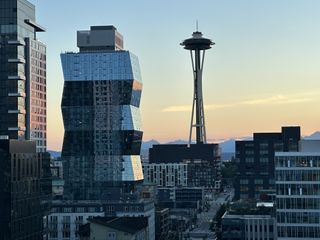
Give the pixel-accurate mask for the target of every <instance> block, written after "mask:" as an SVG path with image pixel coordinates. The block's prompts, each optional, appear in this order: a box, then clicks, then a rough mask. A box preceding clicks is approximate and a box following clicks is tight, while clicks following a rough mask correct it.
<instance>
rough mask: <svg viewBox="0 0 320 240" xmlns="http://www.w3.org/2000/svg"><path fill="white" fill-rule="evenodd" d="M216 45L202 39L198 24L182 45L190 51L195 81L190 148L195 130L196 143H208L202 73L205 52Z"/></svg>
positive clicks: (206, 39)
mask: <svg viewBox="0 0 320 240" xmlns="http://www.w3.org/2000/svg"><path fill="white" fill-rule="evenodd" d="M214 44H215V43H214V42H212V41H211V40H210V39H208V38H204V37H202V33H201V32H199V31H198V22H197V29H196V31H195V32H193V34H192V37H191V38H188V39H186V40H184V41H183V42H182V43H181V44H180V45H182V46H183V47H184V49H186V50H189V51H190V55H191V62H192V69H193V79H194V92H193V103H192V113H191V124H190V134H189V146H190V144H191V138H192V130H193V128H195V129H196V143H197V144H203V143H207V137H206V126H205V118H204V107H203V105H204V104H203V94H202V72H203V63H204V56H205V51H206V50H208V49H210V48H211V46H212V45H214ZM194 118H195V119H194ZM194 120H195V122H194Z"/></svg>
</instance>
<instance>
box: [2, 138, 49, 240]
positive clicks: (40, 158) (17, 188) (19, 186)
mask: <svg viewBox="0 0 320 240" xmlns="http://www.w3.org/2000/svg"><path fill="white" fill-rule="evenodd" d="M50 198H51V174H50V156H49V154H48V153H37V148H36V142H35V141H19V140H0V206H1V208H0V239H1V240H7V239H10V240H20V239H21V240H25V239H26V240H27V239H47V215H48V214H49V211H50V201H51V199H50Z"/></svg>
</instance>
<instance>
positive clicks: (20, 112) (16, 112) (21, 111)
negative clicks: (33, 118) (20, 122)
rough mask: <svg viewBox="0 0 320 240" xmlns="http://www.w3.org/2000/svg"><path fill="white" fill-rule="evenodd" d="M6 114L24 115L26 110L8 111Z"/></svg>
mask: <svg viewBox="0 0 320 240" xmlns="http://www.w3.org/2000/svg"><path fill="white" fill-rule="evenodd" d="M8 113H14V114H26V110H24V109H17V110H8Z"/></svg>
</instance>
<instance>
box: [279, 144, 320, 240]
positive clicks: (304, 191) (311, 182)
mask: <svg viewBox="0 0 320 240" xmlns="http://www.w3.org/2000/svg"><path fill="white" fill-rule="evenodd" d="M275 178H276V206H277V209H276V213H277V228H278V239H319V238H320V210H319V209H320V141H309V140H305V141H301V142H300V151H299V152H290V153H288V152H278V153H276V155H275Z"/></svg>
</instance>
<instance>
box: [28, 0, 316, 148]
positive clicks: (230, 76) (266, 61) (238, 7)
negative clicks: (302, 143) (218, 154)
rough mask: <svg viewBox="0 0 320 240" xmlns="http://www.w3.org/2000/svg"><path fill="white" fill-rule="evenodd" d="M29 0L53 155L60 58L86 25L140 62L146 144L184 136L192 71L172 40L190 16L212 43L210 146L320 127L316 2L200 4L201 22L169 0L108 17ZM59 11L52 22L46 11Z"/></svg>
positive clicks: (58, 133)
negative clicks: (111, 34)
mask: <svg viewBox="0 0 320 240" xmlns="http://www.w3.org/2000/svg"><path fill="white" fill-rule="evenodd" d="M30 2H32V3H33V4H35V5H36V12H37V22H38V23H39V24H41V25H42V26H44V27H46V29H47V32H46V33H42V34H40V35H39V36H38V38H39V40H41V41H43V42H45V43H46V44H47V55H48V59H47V65H48V66H47V68H48V74H47V79H48V80H47V81H48V83H47V84H48V149H50V150H61V145H62V138H63V125H62V119H61V110H60V103H61V97H62V88H63V75H62V67H61V63H60V56H59V55H60V53H61V52H65V51H77V49H76V44H75V38H76V31H77V30H84V29H87V28H88V27H89V26H91V25H109V24H112V25H114V26H115V27H117V29H118V31H119V32H120V33H122V35H123V36H124V43H125V49H126V50H127V49H128V50H130V51H132V52H133V53H134V54H136V55H137V56H138V57H139V60H140V67H141V71H142V80H143V84H144V90H143V93H142V99H141V100H142V104H141V112H142V122H143V131H144V140H150V139H157V140H159V141H162V142H163V141H169V140H173V139H187V138H188V133H189V124H190V116H191V107H192V92H193V90H192V88H193V81H192V70H191V62H190V56H189V53H188V52H186V51H185V50H184V49H183V48H182V47H181V46H180V45H179V43H180V42H181V41H182V40H183V39H185V38H189V37H190V36H191V34H192V32H193V31H194V30H195V22H196V20H197V19H198V21H199V30H200V31H201V32H202V33H203V34H204V37H207V38H210V39H212V40H213V41H214V42H215V43H216V45H215V46H213V48H212V49H211V50H210V51H209V52H208V53H207V54H206V60H205V63H204V76H203V91H204V103H205V117H206V126H207V135H208V137H207V138H208V140H217V139H227V138H232V137H233V138H240V137H245V136H251V135H252V133H253V132H262V131H264V132H265V131H278V130H279V129H280V128H281V126H285V125H300V126H301V127H302V133H303V134H304V135H308V134H310V133H312V132H314V131H317V130H319V128H318V126H317V120H318V119H319V117H320V114H319V113H317V112H316V110H315V109H316V107H317V103H318V102H320V83H319V81H317V80H318V79H319V77H320V72H319V71H318V69H317V64H316V63H317V61H319V60H320V54H319V53H320V46H319V44H318V42H320V41H319V40H320V33H318V32H316V27H317V25H316V23H317V22H318V21H319V20H320V19H319V18H320V17H319V16H318V13H317V10H316V9H318V8H317V7H320V3H318V2H316V1H307V2H304V3H301V2H299V1H290V4H289V1H282V2H281V3H279V2H277V1H268V3H265V2H264V3H261V2H260V3H257V2H255V1H242V2H241V4H240V3H238V2H236V1H228V3H226V2H223V3H221V2H218V1H202V2H203V3H204V4H207V6H208V7H207V8H205V9H204V10H203V11H201V16H199V15H200V14H197V13H194V12H193V8H192V7H189V6H185V5H179V4H178V3H177V2H174V3H171V2H170V1H168V0H165V1H162V2H161V3H160V2H156V1H151V2H150V1H149V2H148V1H146V0H144V1H139V2H135V3H134V4H133V3H129V1H119V3H112V4H113V8H114V9H119V11H112V12H111V11H108V3H106V2H105V1H102V0H95V1H92V4H90V7H91V9H88V8H87V4H86V3H85V2H80V1H75V0H71V1H68V3H65V2H62V1H61V0H57V1H55V2H54V3H53V2H44V1H39V0H31V1H30ZM60 2H61V4H59V3H60ZM62 3H63V4H62ZM123 3H126V4H123ZM109 5H110V4H109ZM60 6H64V8H61V7H60ZM75 6H77V8H76V10H77V11H74V9H75ZM49 9H50V13H49V12H48V10H49ZM56 11H57V12H60V13H61V14H59V18H57V16H54V15H53V13H54V12H56ZM70 12H72V17H70V14H68V13H70ZM106 12H107V13H108V14H106ZM123 15H126V17H123ZM64 16H67V17H64ZM68 16H69V17H68ZM82 16H87V17H86V18H83V17H82ZM137 16H138V17H137ZM127 19H131V20H132V21H130V22H128V21H127ZM157 19H161V21H159V20H157ZM259 79H260V80H259ZM317 89H319V90H317ZM251 119H252V121H251Z"/></svg>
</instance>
